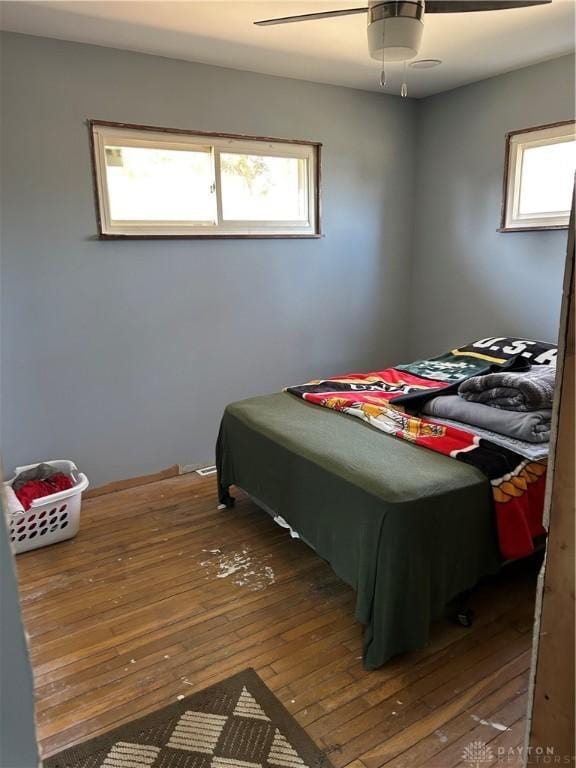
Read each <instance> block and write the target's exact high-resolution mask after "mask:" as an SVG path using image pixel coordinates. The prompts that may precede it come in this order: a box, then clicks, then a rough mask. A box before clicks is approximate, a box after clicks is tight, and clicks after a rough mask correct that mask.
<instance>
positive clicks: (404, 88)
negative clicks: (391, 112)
mask: <svg viewBox="0 0 576 768" xmlns="http://www.w3.org/2000/svg"><path fill="white" fill-rule="evenodd" d="M407 72H408V62H407V61H405V62H404V73H403V75H402V86H401V87H400V96H402V98H403V99H405V98H406V96H408V86H407V85H406V73H407Z"/></svg>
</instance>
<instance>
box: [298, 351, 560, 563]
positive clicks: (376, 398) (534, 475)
mask: <svg viewBox="0 0 576 768" xmlns="http://www.w3.org/2000/svg"><path fill="white" fill-rule="evenodd" d="M555 355H556V348H555V347H554V346H553V345H551V344H547V343H544V342H535V341H527V340H524V339H511V338H507V337H506V338H504V337H498V338H496V337H493V338H490V339H482V340H481V341H477V342H473V343H472V344H468V345H466V346H464V347H458V348H456V349H453V350H451V351H450V352H448V353H446V354H445V355H441V356H439V357H435V358H431V359H428V360H419V361H416V362H414V363H410V364H407V365H399V366H397V367H395V368H386V369H385V370H382V371H372V372H370V373H352V374H348V375H345V376H336V377H331V378H329V379H318V380H315V381H310V382H308V383H307V384H304V385H301V386H296V387H288V388H287V390H286V391H287V392H290V393H291V394H293V395H296V396H297V397H301V398H303V399H304V400H306V401H307V402H309V403H313V404H315V405H319V406H322V407H324V408H332V409H334V410H336V411H342V412H344V413H348V414H350V415H352V416H356V417H358V418H361V419H363V420H364V421H366V422H368V423H369V424H370V425H371V426H373V427H375V428H377V429H380V430H382V431H383V432H386V433H387V434H389V435H393V436H395V437H398V438H401V439H403V440H409V441H411V442H413V443H415V444H416V445H421V446H424V447H425V448H429V449H431V450H433V451H437V452H439V453H443V454H445V455H447V456H451V457H452V458H454V459H457V460H458V461H463V462H466V463H467V464H470V465H472V466H475V467H477V468H478V469H480V470H481V471H482V472H483V473H484V474H485V475H486V476H487V478H488V479H489V481H490V484H491V488H492V496H493V500H494V507H495V513H496V528H497V531H498V540H499V545H500V551H501V553H502V556H503V557H504V558H505V559H507V560H511V559H516V558H520V557H525V556H527V555H529V554H531V553H532V552H533V551H534V539H535V538H536V537H537V536H540V535H542V534H544V533H545V530H544V528H543V526H542V511H543V504H544V489H545V483H546V462H547V460H546V459H540V460H530V459H526V458H524V457H523V456H521V455H519V454H518V453H516V452H514V451H513V450H510V449H508V448H506V447H504V446H502V445H499V444H496V443H493V442H490V441H489V440H486V439H485V438H483V437H480V436H479V435H476V434H474V431H473V430H474V428H473V427H471V426H470V427H468V426H467V425H462V427H459V426H458V427H456V426H452V425H449V424H446V423H441V422H439V421H435V420H434V419H433V418H426V417H422V416H421V415H418V414H419V412H420V409H421V407H422V405H423V403H424V402H425V401H426V400H428V399H430V398H431V397H436V396H438V395H439V394H449V393H450V394H452V393H455V392H456V391H457V389H458V386H459V385H460V384H461V383H462V381H464V380H465V379H468V378H470V377H472V376H479V375H484V374H487V373H490V372H495V371H506V370H509V371H514V370H516V371H517V370H522V369H526V368H528V367H529V365H550V364H554V362H555Z"/></svg>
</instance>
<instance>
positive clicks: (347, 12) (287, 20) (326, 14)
mask: <svg viewBox="0 0 576 768" xmlns="http://www.w3.org/2000/svg"><path fill="white" fill-rule="evenodd" d="M367 11H368V8H342V9H341V10H339V11H320V12H319V13H304V14H301V15H300V16H282V17H281V18H279V19H263V20H262V21H255V22H254V24H256V26H257V27H272V26H274V25H275V24H292V23H293V22H295V21H313V20H314V19H330V18H332V17H334V16H353V15H354V14H356V13H366V12H367Z"/></svg>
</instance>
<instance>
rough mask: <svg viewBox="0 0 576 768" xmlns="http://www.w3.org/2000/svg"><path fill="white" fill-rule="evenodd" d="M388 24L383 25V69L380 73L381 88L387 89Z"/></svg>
mask: <svg viewBox="0 0 576 768" xmlns="http://www.w3.org/2000/svg"><path fill="white" fill-rule="evenodd" d="M385 36H386V24H383V25H382V69H381V71H380V88H386V46H385V45H384V43H385Z"/></svg>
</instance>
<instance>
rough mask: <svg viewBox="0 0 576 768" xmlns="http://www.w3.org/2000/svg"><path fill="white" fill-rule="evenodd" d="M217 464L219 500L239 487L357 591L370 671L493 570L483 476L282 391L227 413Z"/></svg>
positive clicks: (422, 640)
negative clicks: (284, 522) (298, 535)
mask: <svg viewBox="0 0 576 768" xmlns="http://www.w3.org/2000/svg"><path fill="white" fill-rule="evenodd" d="M217 467H218V479H219V488H220V497H221V500H223V501H224V500H226V497H227V489H228V486H229V485H237V486H238V487H240V488H242V489H243V490H244V491H246V492H247V493H248V494H250V495H252V496H254V497H255V498H256V499H258V500H259V501H261V502H263V504H265V505H266V506H267V507H268V508H270V509H272V510H274V512H275V513H277V514H279V515H281V516H282V517H283V518H284V519H285V520H286V521H287V522H288V523H289V524H290V525H291V526H292V527H293V528H294V529H295V530H296V531H298V533H300V535H301V536H302V537H303V538H304V539H305V540H306V541H307V542H309V543H310V544H311V545H312V546H313V547H314V549H315V550H316V552H317V553H318V554H319V555H320V556H321V557H323V558H324V559H326V560H327V561H328V562H329V563H330V564H331V566H332V568H333V569H334V571H335V573H336V574H337V575H338V576H339V577H340V578H342V579H343V580H344V581H346V582H347V583H348V584H349V585H350V586H351V587H352V588H353V589H354V590H355V591H356V595H357V600H356V618H357V620H358V621H360V622H362V624H364V625H365V632H364V663H365V665H366V667H368V668H372V669H374V668H376V667H379V666H381V665H382V664H384V663H385V662H386V661H387V660H388V659H390V658H391V657H392V656H394V655H396V654H398V653H404V652H406V651H410V650H414V649H416V648H419V647H421V646H423V645H425V644H426V642H427V639H428V634H429V629H430V624H431V621H432V619H433V618H435V617H437V616H439V615H441V614H442V613H443V612H444V610H445V607H446V605H447V603H448V602H449V601H450V600H451V599H452V598H453V597H455V596H456V595H457V594H459V593H460V592H463V591H465V590H466V589H469V588H471V587H472V586H474V584H476V583H477V582H478V580H479V579H480V578H481V577H482V576H483V575H486V574H488V573H492V572H494V571H496V570H497V569H498V568H499V566H500V562H501V561H500V557H499V554H498V545H497V540H496V532H495V525H494V512H493V506H492V498H491V494H490V487H489V483H488V481H487V480H486V478H485V477H484V476H483V475H482V473H481V472H480V471H479V470H477V469H475V468H473V467H470V466H468V465H466V464H463V463H460V462H457V461H454V460H453V459H451V458H449V457H446V456H443V455H441V454H438V453H434V452H432V451H429V450H427V449H426V448H421V447H419V446H416V445H412V444H410V443H407V442H404V441H402V440H398V439H396V438H394V437H391V436H389V435H385V434H382V432H380V431H378V430H375V429H373V428H372V427H370V426H369V425H367V424H365V423H363V422H361V421H359V420H357V419H354V418H352V417H351V416H347V415H346V414H342V413H335V412H332V411H328V410H324V409H322V408H318V407H316V406H314V405H310V404H308V403H306V402H304V401H302V400H297V399H296V398H294V397H292V396H291V395H289V394H287V393H279V394H274V395H269V396H264V397H256V398H252V399H250V400H243V401H241V402H238V403H233V404H232V405H229V406H228V407H227V408H226V410H225V413H224V416H223V418H222V424H221V427H220V434H219V436H218V444H217Z"/></svg>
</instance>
